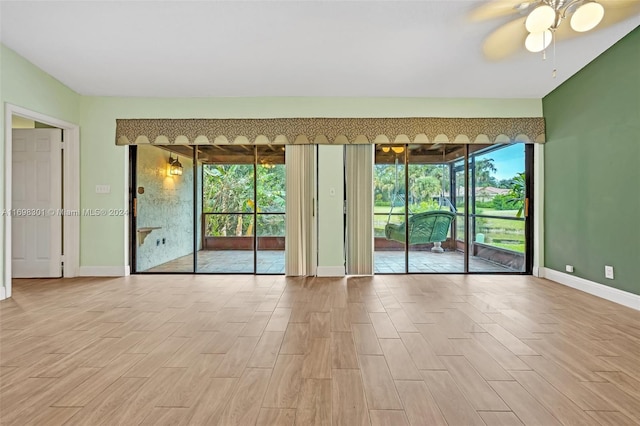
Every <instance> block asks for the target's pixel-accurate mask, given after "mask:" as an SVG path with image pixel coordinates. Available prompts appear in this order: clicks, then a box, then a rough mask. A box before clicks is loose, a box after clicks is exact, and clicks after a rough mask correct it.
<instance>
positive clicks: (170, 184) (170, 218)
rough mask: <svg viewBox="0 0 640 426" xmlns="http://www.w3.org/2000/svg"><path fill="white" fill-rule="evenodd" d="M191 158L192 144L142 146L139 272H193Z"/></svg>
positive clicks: (139, 154)
mask: <svg viewBox="0 0 640 426" xmlns="http://www.w3.org/2000/svg"><path fill="white" fill-rule="evenodd" d="M192 159H193V148H192V147H188V146H172V147H158V146H151V145H139V146H138V147H137V164H136V184H137V186H138V187H137V190H136V203H137V204H136V213H137V214H136V228H137V229H136V231H135V236H136V246H135V251H136V265H135V267H136V272H152V273H157V272H193V240H194V234H193V229H194V226H193V184H194V173H193V160H192ZM174 161H176V162H174ZM170 163H173V165H174V166H175V168H174V170H173V171H174V173H177V170H178V169H180V168H179V167H178V163H179V165H180V166H181V169H180V170H181V172H182V174H172V173H171V169H170V165H171V164H170Z"/></svg>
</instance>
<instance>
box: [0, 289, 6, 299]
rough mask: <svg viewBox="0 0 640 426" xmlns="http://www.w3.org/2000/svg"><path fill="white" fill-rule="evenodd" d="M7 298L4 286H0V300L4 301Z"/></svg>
mask: <svg viewBox="0 0 640 426" xmlns="http://www.w3.org/2000/svg"><path fill="white" fill-rule="evenodd" d="M6 298H7V290H6V289H5V288H4V286H0V300H4V299H6Z"/></svg>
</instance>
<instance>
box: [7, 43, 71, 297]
mask: <svg viewBox="0 0 640 426" xmlns="http://www.w3.org/2000/svg"><path fill="white" fill-rule="evenodd" d="M0 103H1V105H2V117H1V118H0V135H2V138H3V139H4V129H5V128H6V127H7V126H10V125H11V123H5V122H4V121H5V114H4V105H5V103H10V104H13V105H17V106H20V107H23V108H27V109H29V110H31V111H35V112H38V113H41V114H45V115H48V116H50V117H54V118H57V119H60V120H64V121H67V122H71V123H79V116H80V115H79V107H80V96H79V95H78V94H77V93H75V92H74V91H72V90H71V89H69V88H68V87H67V86H65V85H64V84H62V83H60V82H59V81H58V80H56V79H54V78H53V77H51V76H50V75H49V74H47V73H45V72H44V71H42V70H41V69H39V68H38V67H36V66H35V65H33V64H32V63H31V62H29V61H27V60H26V59H24V58H23V57H22V56H20V55H18V54H17V53H15V52H14V51H13V50H11V49H9V48H7V47H6V46H4V45H2V44H0ZM4 173H5V170H4V144H3V148H2V149H0V182H2V188H3V194H2V197H0V208H4ZM4 253H5V250H4V224H2V226H0V256H1V257H2V260H1V261H0V277H2V279H3V280H4ZM3 285H4V282H3Z"/></svg>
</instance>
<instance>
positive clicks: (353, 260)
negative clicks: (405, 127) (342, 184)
mask: <svg viewBox="0 0 640 426" xmlns="http://www.w3.org/2000/svg"><path fill="white" fill-rule="evenodd" d="M373 148H374V145H369V144H367V145H347V146H346V147H345V154H346V160H345V164H346V177H345V178H346V188H347V223H346V225H347V238H346V251H347V274H349V275H371V274H373Z"/></svg>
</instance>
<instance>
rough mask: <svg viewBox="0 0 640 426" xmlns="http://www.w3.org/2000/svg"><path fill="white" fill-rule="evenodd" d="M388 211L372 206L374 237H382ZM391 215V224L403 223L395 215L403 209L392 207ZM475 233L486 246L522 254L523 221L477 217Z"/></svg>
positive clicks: (510, 213) (490, 212)
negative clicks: (479, 235)
mask: <svg viewBox="0 0 640 426" xmlns="http://www.w3.org/2000/svg"><path fill="white" fill-rule="evenodd" d="M390 209H391V207H389V206H374V214H375V216H374V228H375V229H374V235H375V236H376V237H383V236H384V226H385V225H386V223H387V218H388V214H389V210H390ZM477 212H478V214H485V215H490V216H504V217H510V218H515V217H516V214H517V210H490V209H478V210H477ZM392 213H393V215H392V216H391V222H392V223H402V222H404V216H403V215H396V213H400V214H404V207H394V208H393V211H392ZM458 213H462V211H461V210H458ZM476 233H481V234H484V243H485V244H487V245H492V246H495V247H500V248H504V249H507V250H513V251H515V252H519V253H524V250H525V236H524V220H509V219H495V218H483V217H478V218H476Z"/></svg>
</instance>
